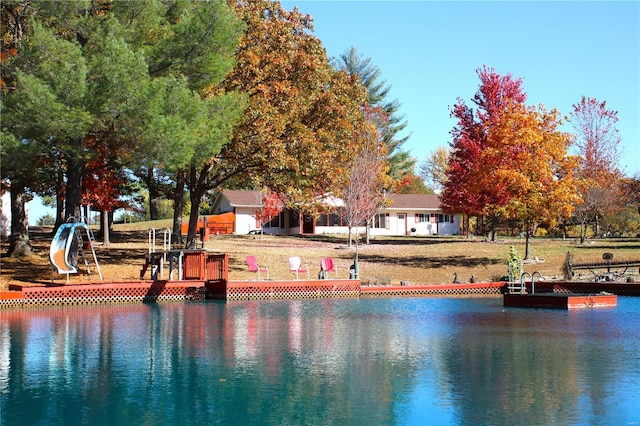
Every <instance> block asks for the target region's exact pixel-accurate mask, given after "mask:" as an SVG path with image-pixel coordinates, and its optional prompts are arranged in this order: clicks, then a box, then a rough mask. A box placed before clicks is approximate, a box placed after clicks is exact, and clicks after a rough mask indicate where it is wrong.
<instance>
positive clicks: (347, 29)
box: [282, 1, 640, 175]
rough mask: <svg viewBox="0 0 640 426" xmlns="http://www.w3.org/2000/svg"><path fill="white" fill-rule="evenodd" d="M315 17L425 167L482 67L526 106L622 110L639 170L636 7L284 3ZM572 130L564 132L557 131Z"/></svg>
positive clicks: (624, 163)
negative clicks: (509, 79)
mask: <svg viewBox="0 0 640 426" xmlns="http://www.w3.org/2000/svg"><path fill="white" fill-rule="evenodd" d="M282 4H283V6H284V7H285V9H287V10H291V9H292V8H293V7H294V6H297V7H298V9H299V10H300V11H301V12H303V13H308V14H310V15H311V16H313V18H314V34H315V35H316V36H317V37H318V38H319V39H320V40H322V42H323V45H324V47H325V49H326V50H327V54H328V56H329V57H338V56H339V55H340V54H342V53H343V52H345V51H346V50H347V49H349V48H350V47H351V46H354V47H355V48H356V49H357V51H358V52H359V53H360V54H361V55H362V56H363V57H364V58H367V57H368V58H371V59H372V62H373V63H374V64H375V65H376V66H378V68H380V70H381V72H382V79H384V80H386V81H387V82H388V83H389V84H390V85H391V92H390V95H389V98H390V99H397V100H398V101H400V103H401V104H402V107H401V110H400V113H401V114H403V115H404V116H405V119H406V120H407V122H408V132H409V133H411V137H410V139H409V141H408V142H407V143H406V144H405V149H406V150H407V151H409V152H410V153H411V155H412V156H413V157H416V158H417V159H418V160H419V163H420V162H422V161H423V160H424V159H425V158H426V156H427V155H429V153H431V152H432V151H433V150H435V148H437V147H438V146H439V145H445V144H447V143H448V142H449V141H450V136H449V131H450V130H451V128H452V127H453V125H454V124H455V122H454V120H453V119H452V118H450V116H449V107H450V106H451V105H453V104H454V103H455V102H456V99H457V98H458V97H460V98H462V99H463V100H465V102H466V103H467V104H470V100H471V98H472V97H473V95H474V94H475V92H476V91H477V89H478V85H479V80H478V77H477V75H476V73H475V70H476V69H477V68H479V67H482V66H483V65H487V66H489V67H493V68H495V69H496V71H497V72H498V73H500V74H508V73H510V74H512V75H513V76H514V77H516V78H522V79H523V85H524V90H525V92H526V93H527V96H528V97H527V103H528V104H532V105H534V104H535V105H537V104H540V103H542V104H544V106H545V107H546V108H547V109H552V108H557V109H558V110H559V111H560V113H561V114H562V116H565V115H568V114H569V113H570V112H571V109H572V107H571V106H572V105H573V104H576V103H578V102H579V101H580V99H581V97H582V96H583V95H584V96H588V97H592V98H596V99H598V100H599V101H606V102H607V107H608V108H610V109H613V110H616V111H618V119H619V121H618V123H617V128H618V130H619V131H620V135H621V137H622V146H621V148H622V150H623V156H622V158H621V163H620V165H621V167H622V168H623V170H624V171H625V173H626V174H627V175H634V174H635V173H640V121H639V120H640V85H639V83H640V65H639V58H640V30H639V27H640V2H638V1H624V2H622V1H620V2H591V1H588V2H576V1H569V2H551V1H537V2H521V1H509V2H508V1H501V2H484V1H474V2H461V1H449V2H434V1H284V2H282ZM563 130H567V131H570V130H572V129H571V128H570V127H567V126H565V127H563Z"/></svg>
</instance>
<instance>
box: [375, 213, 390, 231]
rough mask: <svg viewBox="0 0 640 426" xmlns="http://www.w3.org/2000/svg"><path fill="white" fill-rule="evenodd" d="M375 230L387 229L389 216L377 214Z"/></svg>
mask: <svg viewBox="0 0 640 426" xmlns="http://www.w3.org/2000/svg"><path fill="white" fill-rule="evenodd" d="M373 227H374V228H386V227H387V215H386V214H384V213H380V214H377V215H376V216H375V217H374V220H373Z"/></svg>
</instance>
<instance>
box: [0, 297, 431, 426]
mask: <svg viewBox="0 0 640 426" xmlns="http://www.w3.org/2000/svg"><path fill="white" fill-rule="evenodd" d="M320 303H321V304H320V305H318V303H302V302H296V301H284V302H247V303H229V304H217V305H214V306H212V305H213V304H186V305H183V304H165V305H155V304H151V305H142V306H140V305H133V306H126V305H125V306H111V307H109V306H107V307H78V308H64V309H51V310H46V313H44V314H43V316H42V317H41V318H38V319H37V320H35V321H34V318H33V317H31V316H30V314H29V313H26V314H25V316H24V317H22V319H21V320H19V321H12V322H11V327H10V331H9V333H10V342H9V343H10V345H9V347H10V348H11V352H12V353H11V355H10V359H11V368H10V370H9V372H8V375H7V377H8V379H7V380H8V381H9V382H12V383H11V384H10V385H9V387H10V388H11V392H12V394H11V398H10V401H11V403H10V404H3V411H4V414H3V416H4V418H5V419H6V420H7V424H11V423H12V422H11V420H12V419H13V420H15V419H20V418H22V416H24V415H25V413H29V415H30V416H31V419H32V421H33V423H34V424H35V423H43V422H44V423H47V422H53V423H56V422H61V423H65V424H80V423H83V424H114V425H116V424H142V423H149V424H167V423H174V424H182V423H184V422H185V419H193V420H194V421H195V420H199V421H202V420H211V419H213V420H215V421H220V422H222V423H234V424H248V423H252V422H255V421H256V419H260V421H261V422H263V423H269V424H282V422H283V419H287V421H290V422H292V423H297V424H300V423H305V424H323V423H327V422H328V421H330V422H333V423H336V424H340V423H344V424H358V423H363V424H364V423H366V424H374V423H377V424H394V423H397V422H398V419H397V418H396V416H397V413H396V412H395V411H394V408H395V404H397V403H398V399H399V398H400V397H399V395H405V394H408V393H409V389H410V388H411V387H412V384H413V376H414V374H415V371H416V370H417V369H418V368H419V361H418V360H417V359H416V347H415V342H411V341H409V340H408V338H405V337H403V336H401V335H399V334H398V333H395V332H394V328H393V327H392V326H389V323H384V322H378V321H375V319H374V320H372V318H371V316H370V315H369V314H366V313H363V314H362V315H358V314H349V315H346V316H340V315H336V312H335V302H334V301H323V302H320ZM383 321H384V320H383ZM34 327H35V329H34ZM34 331H35V332H36V333H35V334H37V336H35V339H33V337H34ZM29 339H31V341H29ZM29 344H30V345H31V348H32V349H31V350H30V349H29V348H28V347H27V346H28V345H29ZM33 348H36V349H33ZM3 350H4V348H3ZM29 366H31V368H29ZM25 381H28V383H26V382H25ZM34 395H51V397H44V398H37V397H34ZM53 395H55V396H53ZM372 402H373V403H372ZM18 423H20V422H18ZM187 423H188V421H187Z"/></svg>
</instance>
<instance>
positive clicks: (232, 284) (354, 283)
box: [206, 280, 360, 300]
mask: <svg viewBox="0 0 640 426" xmlns="http://www.w3.org/2000/svg"><path fill="white" fill-rule="evenodd" d="M206 286H207V297H208V298H211V299H223V300H259V299H294V298H297V299H300V298H303V299H315V298H326V297H358V296H359V295H360V281H358V280H304V281H302V280H301V281H217V282H208V283H207V284H206Z"/></svg>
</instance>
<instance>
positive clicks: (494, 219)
mask: <svg viewBox="0 0 640 426" xmlns="http://www.w3.org/2000/svg"><path fill="white" fill-rule="evenodd" d="M497 225H498V217H497V216H496V215H495V214H492V215H491V242H494V243H495V242H496V227H497Z"/></svg>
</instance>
